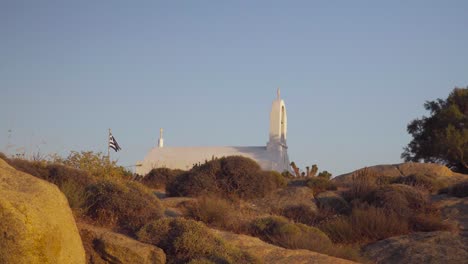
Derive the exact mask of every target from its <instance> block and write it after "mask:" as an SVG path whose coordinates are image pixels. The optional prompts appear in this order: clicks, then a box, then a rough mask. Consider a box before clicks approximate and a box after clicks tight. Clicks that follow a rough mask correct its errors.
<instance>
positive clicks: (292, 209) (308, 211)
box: [279, 204, 319, 225]
mask: <svg viewBox="0 0 468 264" xmlns="http://www.w3.org/2000/svg"><path fill="white" fill-rule="evenodd" d="M279 214H280V215H282V216H284V217H286V218H288V219H290V220H293V221H294V222H297V223H302V224H306V225H314V224H315V223H317V222H318V221H319V218H318V215H317V212H315V211H314V210H312V208H311V207H310V206H308V205H304V204H299V205H291V206H287V207H285V208H283V209H282V210H280V211H279Z"/></svg>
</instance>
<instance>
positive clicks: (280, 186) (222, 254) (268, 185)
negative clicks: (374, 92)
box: [1, 152, 467, 263]
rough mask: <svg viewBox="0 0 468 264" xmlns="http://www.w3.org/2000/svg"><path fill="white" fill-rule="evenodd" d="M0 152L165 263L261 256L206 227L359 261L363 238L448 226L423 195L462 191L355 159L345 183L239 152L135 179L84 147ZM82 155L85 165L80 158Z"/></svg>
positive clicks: (80, 214) (82, 217) (79, 212)
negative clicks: (380, 171)
mask: <svg viewBox="0 0 468 264" xmlns="http://www.w3.org/2000/svg"><path fill="white" fill-rule="evenodd" d="M72 154H73V153H72ZM93 156H94V157H93ZM1 158H2V159H4V160H6V161H7V162H8V163H9V164H10V165H11V166H13V167H15V168H16V169H18V170H21V171H24V172H27V173H29V174H31V175H34V176H36V177H38V178H41V179H44V180H46V181H49V182H52V183H54V184H56V185H57V186H58V187H59V188H60V190H61V191H62V192H63V193H64V194H65V195H66V197H67V199H68V201H69V204H70V206H71V207H72V209H73V212H74V214H75V217H76V218H77V219H78V221H81V222H86V223H89V224H92V225H95V226H100V227H104V228H108V229H111V230H114V231H116V232H119V233H122V234H126V235H128V236H130V237H133V238H135V239H138V240H140V241H141V242H144V243H149V244H152V245H154V246H157V247H160V248H161V249H163V250H164V252H165V254H166V255H167V261H168V263H187V262H189V263H261V260H259V259H258V258H257V257H255V254H254V253H252V252H251V253H247V252H244V251H242V250H240V249H238V248H236V247H231V246H228V243H226V242H225V241H223V240H222V239H221V238H219V237H217V236H215V235H213V236H212V235H211V232H210V229H209V228H216V229H221V230H225V231H230V232H234V233H238V234H245V235H249V236H255V237H258V238H260V239H262V240H263V241H265V242H267V243H271V244H274V245H277V246H280V247H283V248H288V249H307V250H311V251H315V252H319V253H322V254H327V255H331V256H336V257H339V258H346V259H350V260H354V261H359V262H366V261H367V260H366V259H365V258H364V257H363V256H362V254H361V251H360V249H361V248H362V247H364V246H366V245H368V244H369V243H373V242H375V241H379V240H383V239H386V238H390V237H394V236H400V235H408V234H412V233H414V232H431V231H440V230H443V231H450V232H454V231H456V227H455V226H453V225H451V224H450V222H446V221H443V219H442V217H441V214H440V211H439V209H437V208H436V207H435V206H434V205H433V204H432V202H431V199H430V195H431V193H438V192H440V193H446V194H449V195H453V196H466V193H467V192H466V186H467V184H466V183H467V182H466V181H461V182H458V183H456V184H451V183H450V182H447V183H444V184H440V182H439V181H438V179H439V178H438V177H434V176H431V175H428V174H427V173H426V174H425V175H424V176H418V175H414V176H411V177H393V178H391V179H390V178H388V177H386V176H385V175H376V173H375V172H373V171H371V170H367V169H364V170H359V171H356V172H355V173H353V174H352V175H351V176H349V179H350V180H349V181H347V182H346V184H341V183H340V181H334V180H333V179H329V177H324V176H320V177H319V176H309V177H304V178H288V177H284V176H282V175H281V174H279V173H276V172H271V171H263V170H261V169H260V167H259V165H258V164H256V163H255V162H254V161H253V160H250V159H247V158H243V157H224V158H220V159H214V160H211V161H207V162H206V163H204V164H201V165H197V166H195V167H193V168H192V169H191V170H189V171H185V172H183V171H172V170H168V169H155V170H153V171H151V172H150V174H149V175H147V177H148V178H146V177H144V178H143V179H140V180H139V179H137V178H133V177H132V176H131V174H130V173H129V172H127V171H125V170H124V169H123V168H121V167H118V166H116V164H115V163H111V162H108V161H107V159H103V158H102V155H100V154H95V153H91V152H84V153H74V154H73V155H71V156H69V157H68V158H66V159H55V160H39V161H29V160H24V159H16V158H7V157H5V156H4V155H2V156H1ZM71 160H73V162H71ZM88 160H93V162H94V163H93V164H94V165H93V167H92V168H90V167H89V166H84V165H83V164H86V162H88ZM96 161H98V162H96ZM162 186H165V187H166V190H167V194H168V195H170V196H175V197H179V196H190V197H193V198H192V199H191V200H184V202H181V203H178V204H177V205H174V206H176V208H171V209H174V210H177V211H178V212H180V215H181V216H182V218H181V217H177V218H167V217H166V216H165V213H164V212H165V210H166V208H164V205H163V204H164V200H162V201H161V200H160V199H158V198H157V196H156V194H155V188H161V187H162ZM168 199H175V198H168ZM174 204H175V203H174ZM171 206H173V205H171ZM90 247H91V248H92V245H91V246H88V247H87V248H88V249H89V248H90Z"/></svg>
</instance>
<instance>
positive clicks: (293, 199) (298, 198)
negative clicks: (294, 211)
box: [252, 186, 317, 213]
mask: <svg viewBox="0 0 468 264" xmlns="http://www.w3.org/2000/svg"><path fill="white" fill-rule="evenodd" d="M252 203H253V204H254V207H255V208H256V209H257V210H259V211H262V212H264V213H270V212H275V211H278V210H282V209H284V208H287V207H289V206H297V205H305V206H308V207H309V208H310V209H311V210H312V211H314V212H316V211H317V206H316V205H315V203H314V193H313V191H312V190H311V189H310V188H309V187H296V186H289V187H286V188H284V189H280V190H278V191H276V192H274V193H273V194H270V195H268V196H266V197H264V198H262V199H257V200H253V201H252Z"/></svg>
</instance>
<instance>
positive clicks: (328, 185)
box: [305, 177, 337, 194]
mask: <svg viewBox="0 0 468 264" xmlns="http://www.w3.org/2000/svg"><path fill="white" fill-rule="evenodd" d="M305 185H306V186H307V187H309V188H311V189H312V190H313V192H314V194H318V193H321V192H324V191H334V190H336V189H337V186H336V184H335V183H334V182H332V181H330V179H329V178H326V177H313V178H310V179H307V180H306V181H305Z"/></svg>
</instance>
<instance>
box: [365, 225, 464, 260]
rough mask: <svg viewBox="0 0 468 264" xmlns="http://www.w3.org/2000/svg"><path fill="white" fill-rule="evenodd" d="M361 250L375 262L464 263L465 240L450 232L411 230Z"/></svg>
mask: <svg viewBox="0 0 468 264" xmlns="http://www.w3.org/2000/svg"><path fill="white" fill-rule="evenodd" d="M363 252H364V255H365V256H366V257H368V258H369V259H370V260H372V261H374V262H375V263H395V264H396V263H398V264H406V263H408V264H410V263H425V264H430V263H434V264H436V263H444V264H458V263H460V264H462V263H463V264H465V263H467V260H468V240H467V239H466V238H464V237H461V236H458V235H456V234H453V233H450V232H441V231H439V232H428V233H414V234H410V235H406V236H398V237H392V238H388V239H384V240H381V241H378V242H375V243H372V244H370V245H367V246H366V247H365V248H364V249H363Z"/></svg>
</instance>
